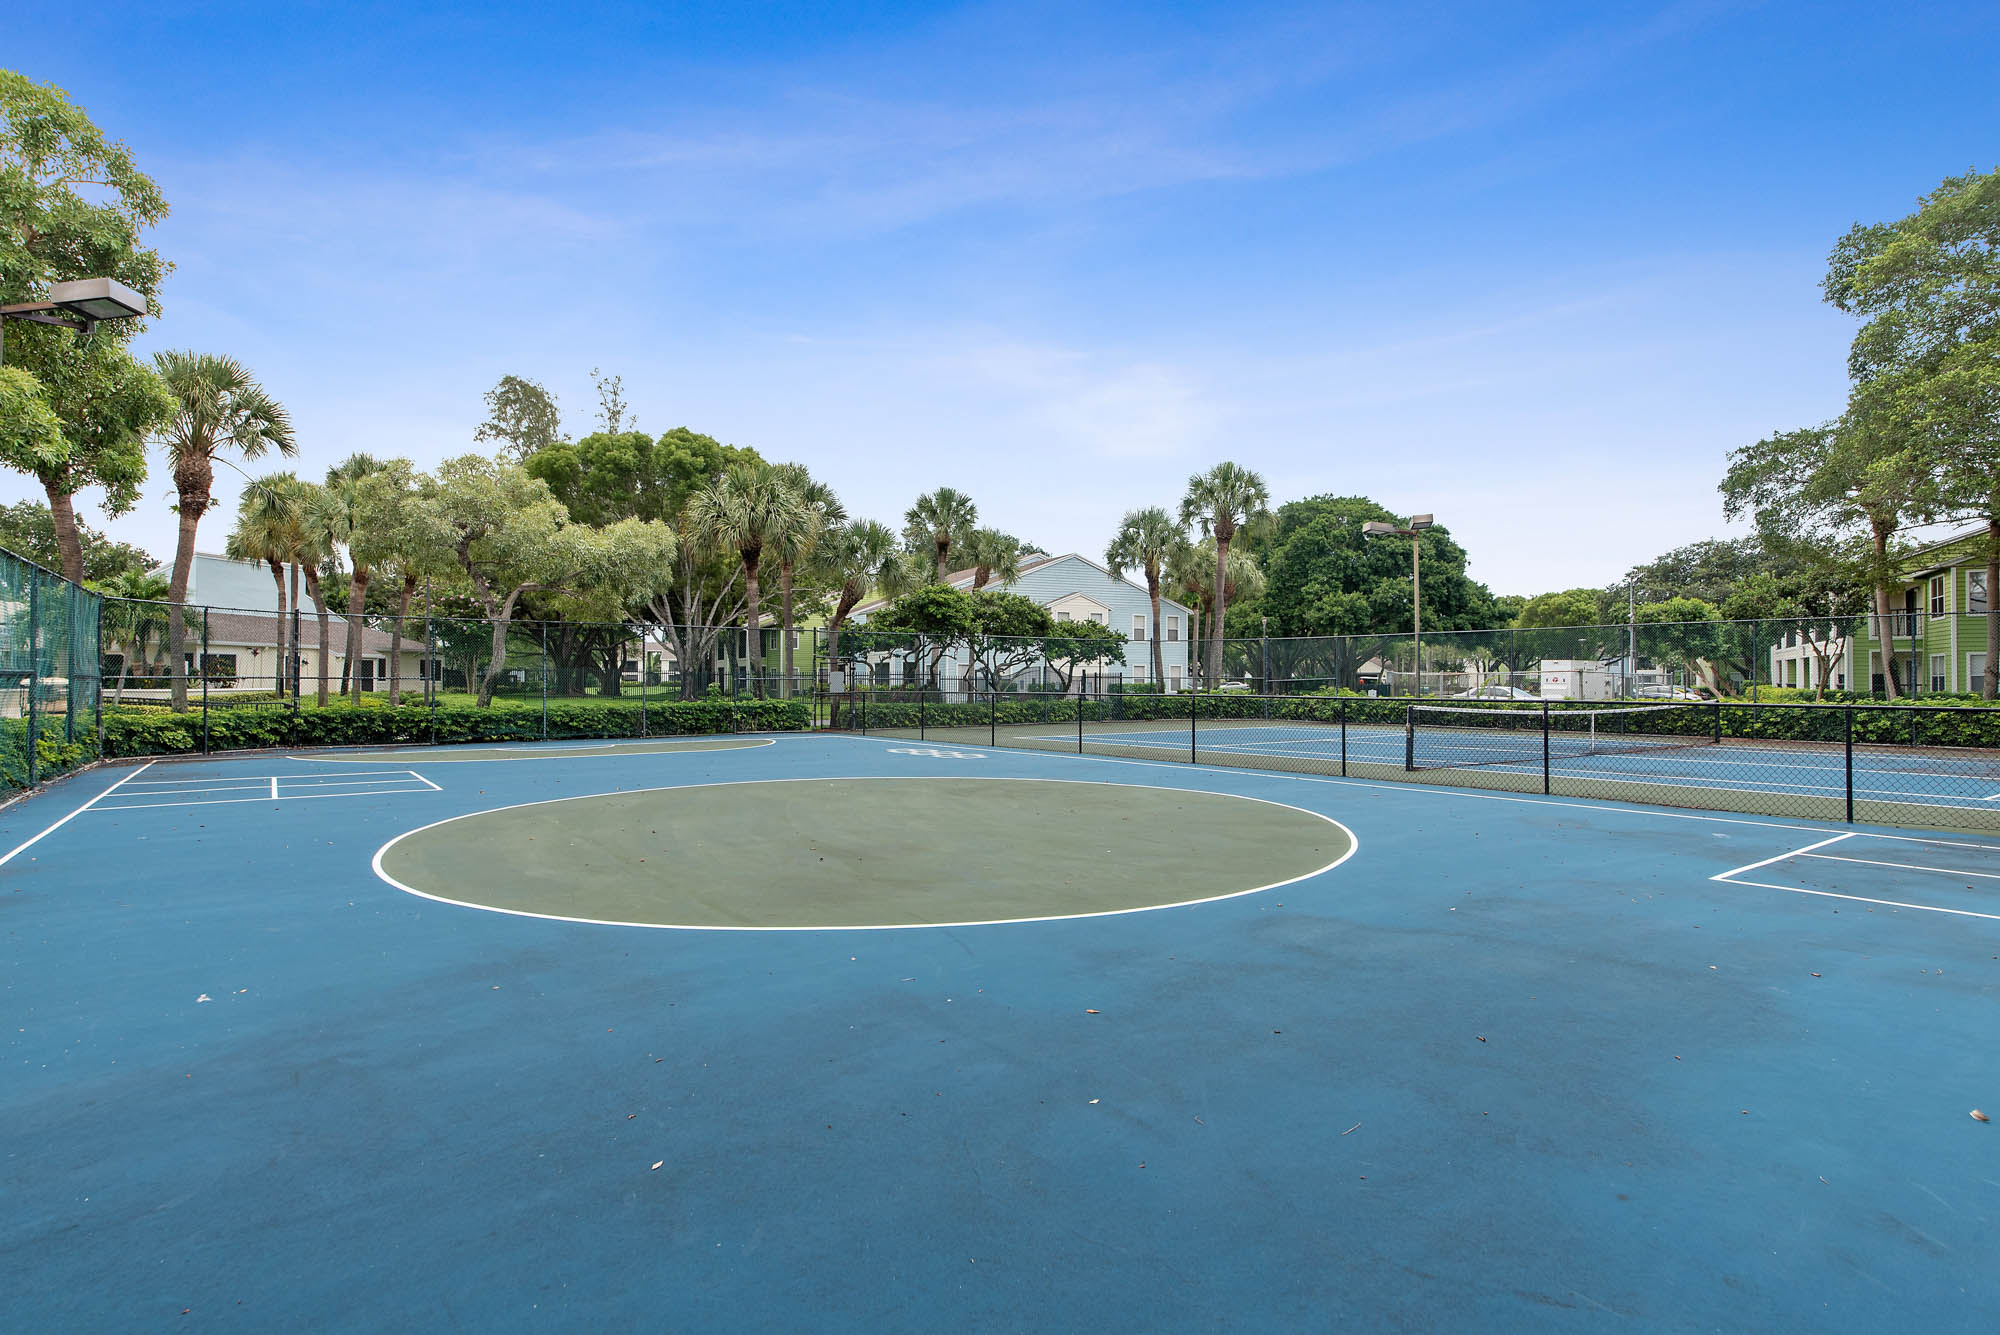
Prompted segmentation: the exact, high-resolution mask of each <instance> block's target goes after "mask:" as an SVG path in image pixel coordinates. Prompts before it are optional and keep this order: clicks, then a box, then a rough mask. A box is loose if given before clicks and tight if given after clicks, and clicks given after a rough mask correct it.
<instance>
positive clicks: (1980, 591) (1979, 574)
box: [1965, 570, 1987, 612]
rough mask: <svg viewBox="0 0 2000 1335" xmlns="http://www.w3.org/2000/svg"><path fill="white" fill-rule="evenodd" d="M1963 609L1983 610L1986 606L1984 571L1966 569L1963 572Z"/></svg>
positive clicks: (1970, 610)
mask: <svg viewBox="0 0 2000 1335" xmlns="http://www.w3.org/2000/svg"><path fill="white" fill-rule="evenodd" d="M1965 610H1966V611H1968V612H1984V611H1986V610H1987V607H1986V572H1985V571H1984V570H1968V571H1966V572H1965Z"/></svg>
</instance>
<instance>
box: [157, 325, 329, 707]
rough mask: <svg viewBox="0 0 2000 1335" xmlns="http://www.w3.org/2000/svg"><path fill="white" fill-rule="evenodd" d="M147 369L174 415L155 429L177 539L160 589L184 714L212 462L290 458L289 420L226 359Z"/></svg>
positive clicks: (178, 361) (194, 358)
mask: <svg viewBox="0 0 2000 1335" xmlns="http://www.w3.org/2000/svg"><path fill="white" fill-rule="evenodd" d="M153 365H154V368H155V369H156V370H157V371H158V372H159V375H160V379H161V380H162V381H164V382H165V383H166V386H167V392H168V393H170V394H172V395H173V396H174V414H173V416H172V417H171V418H170V419H168V422H167V424H166V426H165V427H164V428H162V434H161V438H162V439H163V440H164V441H165V443H166V447H167V457H168V460H169V461H170V462H171V463H172V465H173V470H174V490H175V492H176V493H177V496H178V506H177V508H178V510H179V514H180V534H179V537H178V539H177V541H176V543H175V546H174V572H173V577H172V579H171V580H169V581H168V585H167V600H168V602H169V603H170V604H171V606H170V608H169V610H168V613H167V653H168V656H169V657H170V658H171V659H172V663H171V667H172V669H173V705H174V709H175V710H177V711H185V710H186V709H187V621H186V617H185V614H184V604H185V603H186V602H187V586H188V576H189V575H190V574H191V573H192V572H193V570H194V541H195V531H196V529H197V528H198V527H199V526H200V524H201V517H202V516H203V515H204V514H207V513H208V507H209V505H210V503H211V501H212V499H213V496H214V490H215V461H216V460H217V459H218V458H221V457H222V452H223V451H225V450H235V451H236V452H237V453H238V454H241V455H242V456H243V457H244V458H246V459H255V458H258V457H260V456H261V455H263V453H264V452H265V451H266V450H268V449H275V450H277V451H278V453H280V454H287V455H289V454H293V453H295V452H296V451H297V449H298V444H297V441H296V439H295V438H294V437H293V434H292V420H291V416H290V414H288V413H287V412H286V411H285V407H284V405H283V404H281V403H279V402H278V401H277V400H276V399H274V398H272V397H271V395H270V394H269V393H267V392H266V391H265V389H264V387H263V386H262V385H260V384H258V383H257V381H256V380H255V379H254V378H253V377H252V376H251V374H250V371H249V368H247V367H245V366H244V365H243V363H241V362H239V361H237V360H236V359H235V358H233V357H222V356H217V355H215V354H213V353H195V352H163V353H161V354H159V355H158V356H157V357H155V358H154V359H153Z"/></svg>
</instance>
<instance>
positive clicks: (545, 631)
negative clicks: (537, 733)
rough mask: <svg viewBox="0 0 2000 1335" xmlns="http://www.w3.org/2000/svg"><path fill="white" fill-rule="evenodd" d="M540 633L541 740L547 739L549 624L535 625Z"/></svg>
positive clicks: (539, 622)
mask: <svg viewBox="0 0 2000 1335" xmlns="http://www.w3.org/2000/svg"><path fill="white" fill-rule="evenodd" d="M535 624H536V625H537V626H539V627H540V628H541V631H542V740H543V741H545V742H546V741H547V740H548V739H549V623H548V622H546V621H537V622H536V623H535Z"/></svg>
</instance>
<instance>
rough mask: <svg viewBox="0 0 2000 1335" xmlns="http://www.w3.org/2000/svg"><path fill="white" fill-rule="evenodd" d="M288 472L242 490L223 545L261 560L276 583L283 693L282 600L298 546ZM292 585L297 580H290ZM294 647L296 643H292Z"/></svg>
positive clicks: (281, 689) (286, 622)
mask: <svg viewBox="0 0 2000 1335" xmlns="http://www.w3.org/2000/svg"><path fill="white" fill-rule="evenodd" d="M291 476H292V475H291V474H290V473H272V474H269V475H268V476H265V477H261V478H255V479H253V480H252V481H251V483H250V485H249V486H247V487H245V488H244V489H243V495H242V496H240V497H238V498H237V502H236V527H235V529H233V530H232V531H231V532H230V534H229V538H228V541H227V542H225V543H224V544H223V548H222V551H223V554H224V555H225V556H230V557H233V558H235V559H236V560H238V561H262V562H263V563H264V564H265V565H267V566H269V567H270V570H271V580H272V582H273V583H275V584H276V585H277V586H278V661H277V664H276V670H277V677H278V694H279V695H280V696H282V695H283V694H284V693H285V664H286V662H287V661H288V660H287V658H286V656H285V648H286V644H287V640H286V633H287V628H288V627H289V626H290V625H291V619H290V618H289V617H288V616H286V614H285V613H286V611H287V609H288V607H289V604H288V603H287V602H286V599H285V569H286V563H287V562H289V561H290V560H291V559H292V553H293V552H294V551H296V550H297V549H298V545H299V533H298V515H297V514H296V513H295V512H294V510H293V508H292V506H291V505H290V503H289V501H288V499H287V497H286V494H285V491H284V489H283V488H284V483H285V482H286V481H287V480H288V479H290V478H291ZM292 582H293V584H294V586H296V585H297V583H298V581H297V579H296V578H294V580H293V581H292ZM293 647H294V648H296V647H297V646H293Z"/></svg>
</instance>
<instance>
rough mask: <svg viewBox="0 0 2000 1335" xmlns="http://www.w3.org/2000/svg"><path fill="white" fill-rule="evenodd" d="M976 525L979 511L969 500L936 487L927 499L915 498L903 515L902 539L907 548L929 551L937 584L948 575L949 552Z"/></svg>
mask: <svg viewBox="0 0 2000 1335" xmlns="http://www.w3.org/2000/svg"><path fill="white" fill-rule="evenodd" d="M978 522H979V507H978V506H976V505H974V504H973V503H972V498H971V497H970V496H967V495H966V494H965V493H964V492H962V491H953V490H952V489H951V488H950V487H939V488H938V489H937V490H936V491H934V492H931V493H930V494H929V495H926V496H919V497H917V503H916V504H915V505H912V506H911V507H910V508H909V509H908V510H907V511H906V512H905V513H904V515H903V536H904V537H905V538H907V539H909V542H910V546H911V547H913V548H916V549H919V550H928V551H930V552H931V553H932V555H933V557H934V559H935V560H936V562H937V579H938V583H940V584H942V583H944V577H945V576H946V575H948V574H950V573H951V549H952V546H953V544H954V543H958V542H962V541H964V540H965V538H966V537H967V536H969V535H970V534H971V532H972V527H973V525H975V524H977V523H978Z"/></svg>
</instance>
